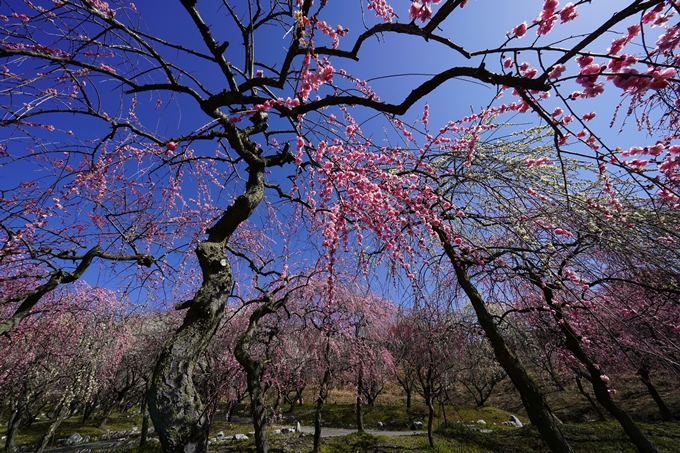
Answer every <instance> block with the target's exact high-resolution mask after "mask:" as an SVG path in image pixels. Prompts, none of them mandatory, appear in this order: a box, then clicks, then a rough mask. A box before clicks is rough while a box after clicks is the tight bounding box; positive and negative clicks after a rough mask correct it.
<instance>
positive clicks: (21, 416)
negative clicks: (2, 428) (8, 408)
mask: <svg viewBox="0 0 680 453" xmlns="http://www.w3.org/2000/svg"><path fill="white" fill-rule="evenodd" d="M28 416H29V411H28V404H27V401H26V398H25V397H24V396H23V395H22V397H20V398H19V401H18V402H17V403H16V407H15V408H14V410H13V411H12V413H11V414H10V416H9V422H8V423H7V439H5V452H6V453H14V448H15V447H16V438H17V434H18V433H19V426H21V424H22V423H23V422H24V421H25V420H26V418H27V417H28Z"/></svg>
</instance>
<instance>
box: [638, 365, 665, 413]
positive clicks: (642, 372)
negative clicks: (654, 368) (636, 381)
mask: <svg viewBox="0 0 680 453" xmlns="http://www.w3.org/2000/svg"><path fill="white" fill-rule="evenodd" d="M637 374H638V376H640V379H641V380H642V382H643V383H644V384H645V386H647V390H648V391H649V394H650V395H651V396H652V399H653V400H654V402H655V403H656V405H657V407H658V408H659V413H660V414H661V419H662V420H663V421H665V422H672V421H673V414H672V413H671V410H670V409H669V408H668V406H667V405H666V402H665V401H664V400H663V398H661V395H660V394H659V392H658V391H657V390H656V387H655V386H654V384H653V383H652V380H651V379H649V370H648V369H647V368H646V367H641V368H640V369H639V370H638V372H637Z"/></svg>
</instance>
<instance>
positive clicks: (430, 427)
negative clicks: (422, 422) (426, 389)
mask: <svg viewBox="0 0 680 453" xmlns="http://www.w3.org/2000/svg"><path fill="white" fill-rule="evenodd" d="M426 400H427V401H426V402H427V440H428V441H429V442H430V448H434V398H433V397H432V395H428V397H427V398H426Z"/></svg>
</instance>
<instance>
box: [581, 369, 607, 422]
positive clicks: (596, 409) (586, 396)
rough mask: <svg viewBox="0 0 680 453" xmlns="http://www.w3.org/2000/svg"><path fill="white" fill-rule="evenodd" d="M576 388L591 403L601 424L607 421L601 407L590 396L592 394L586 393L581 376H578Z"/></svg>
mask: <svg viewBox="0 0 680 453" xmlns="http://www.w3.org/2000/svg"><path fill="white" fill-rule="evenodd" d="M576 386H577V387H578V391H579V393H581V395H583V397H584V398H585V399H586V400H588V402H589V403H590V406H591V407H592V408H593V409H594V410H595V412H596V413H597V417H598V418H599V419H600V421H601V422H603V421H606V420H607V418H606V417H605V416H604V413H603V412H602V410H600V407H599V406H598V405H597V403H596V402H595V400H593V397H592V396H590V394H589V393H588V392H586V391H585V389H584V388H583V385H581V377H580V376H576Z"/></svg>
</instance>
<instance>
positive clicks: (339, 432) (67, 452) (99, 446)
mask: <svg viewBox="0 0 680 453" xmlns="http://www.w3.org/2000/svg"><path fill="white" fill-rule="evenodd" d="M246 428H248V429H252V428H251V427H248V426H247V425H245V426H244V429H243V431H244V433H245V432H247V431H248V429H246ZM291 428H294V427H292V426H291ZM300 430H301V431H302V432H303V433H305V434H311V435H313V434H314V428H313V427H311V426H300ZM365 431H366V432H367V433H368V434H371V435H373V436H389V437H400V436H418V435H424V434H425V432H424V431H384V430H378V429H367V430H365ZM355 432H357V430H356V429H346V428H321V437H337V436H347V435H349V434H352V433H355ZM130 440H133V439H125V440H100V441H97V442H88V443H86V444H78V445H70V446H65V447H59V448H52V449H49V450H45V453H74V452H77V451H82V450H108V449H111V448H117V447H120V446H122V445H124V444H125V443H127V442H129V441H130ZM136 440H137V442H139V439H138V438H137V439H136Z"/></svg>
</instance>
